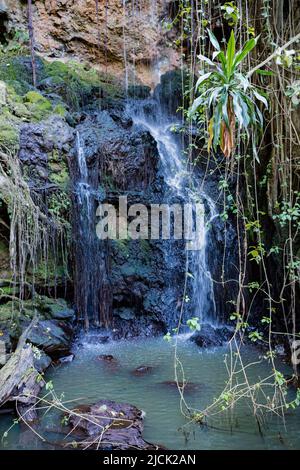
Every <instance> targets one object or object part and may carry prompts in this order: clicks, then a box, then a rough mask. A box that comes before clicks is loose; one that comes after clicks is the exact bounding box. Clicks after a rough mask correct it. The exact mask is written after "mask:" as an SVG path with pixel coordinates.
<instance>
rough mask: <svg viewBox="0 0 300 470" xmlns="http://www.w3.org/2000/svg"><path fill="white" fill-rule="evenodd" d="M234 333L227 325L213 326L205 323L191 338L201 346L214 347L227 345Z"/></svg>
mask: <svg viewBox="0 0 300 470" xmlns="http://www.w3.org/2000/svg"><path fill="white" fill-rule="evenodd" d="M232 334H233V333H232V331H231V330H230V329H229V328H227V327H225V326H224V327H213V326H211V325H209V324H205V325H203V326H202V328H201V330H200V331H196V332H195V333H194V334H193V336H191V338H190V339H191V341H193V342H194V343H196V344H197V346H199V347H200V348H212V347H217V346H223V345H225V344H226V343H227V342H228V341H229V340H230V338H231V337H232Z"/></svg>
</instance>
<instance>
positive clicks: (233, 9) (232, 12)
mask: <svg viewBox="0 0 300 470" xmlns="http://www.w3.org/2000/svg"><path fill="white" fill-rule="evenodd" d="M221 10H222V11H223V12H224V13H223V16H224V18H225V20H226V21H228V24H229V26H235V25H236V24H237V23H238V21H239V19H240V12H239V9H238V7H237V6H236V4H235V2H226V3H224V5H222V6H221Z"/></svg>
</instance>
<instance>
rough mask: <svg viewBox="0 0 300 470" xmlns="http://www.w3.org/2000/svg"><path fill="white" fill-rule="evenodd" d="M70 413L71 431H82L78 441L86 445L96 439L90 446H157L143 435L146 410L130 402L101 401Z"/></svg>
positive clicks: (144, 447)
mask: <svg viewBox="0 0 300 470" xmlns="http://www.w3.org/2000/svg"><path fill="white" fill-rule="evenodd" d="M73 411H74V412H76V414H77V415H75V414H72V412H70V413H69V414H68V415H67V417H68V423H69V428H70V431H71V432H72V430H74V431H75V432H76V433H82V434H83V435H84V437H83V438H82V439H81V440H79V441H77V446H78V447H79V448H83V447H85V446H86V445H87V442H89V443H91V442H95V444H92V445H91V446H90V447H89V448H90V449H97V448H100V449H105V450H129V449H141V450H142V449H143V450H146V449H148V450H150V449H153V450H154V449H157V448H158V446H155V445H153V444H149V443H148V442H146V441H145V440H144V439H143V437H142V432H143V428H144V426H143V419H144V416H145V415H144V412H143V411H141V410H139V409H138V408H136V407H135V406H133V405H130V404H127V403H117V402H114V401H110V400H101V401H99V402H97V403H96V404H94V405H90V406H89V405H83V406H79V407H77V408H75V409H74V410H73Z"/></svg>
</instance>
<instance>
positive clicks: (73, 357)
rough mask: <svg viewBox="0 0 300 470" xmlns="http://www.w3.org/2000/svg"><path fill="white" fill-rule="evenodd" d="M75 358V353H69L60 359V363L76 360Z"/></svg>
mask: <svg viewBox="0 0 300 470" xmlns="http://www.w3.org/2000/svg"><path fill="white" fill-rule="evenodd" d="M74 359H75V355H74V354H69V355H68V356H64V357H61V358H60V359H59V363H60V364H67V363H69V362H72V361H74Z"/></svg>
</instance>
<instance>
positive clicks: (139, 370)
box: [132, 365, 153, 376]
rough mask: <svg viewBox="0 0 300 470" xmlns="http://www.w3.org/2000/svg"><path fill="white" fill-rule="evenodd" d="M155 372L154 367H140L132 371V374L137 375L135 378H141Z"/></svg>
mask: <svg viewBox="0 0 300 470" xmlns="http://www.w3.org/2000/svg"><path fill="white" fill-rule="evenodd" d="M152 371H153V367H152V366H144V365H142V366H139V367H137V368H136V369H134V370H133V371H132V374H133V375H135V376H141V375H146V374H150V373H151V372H152Z"/></svg>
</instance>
